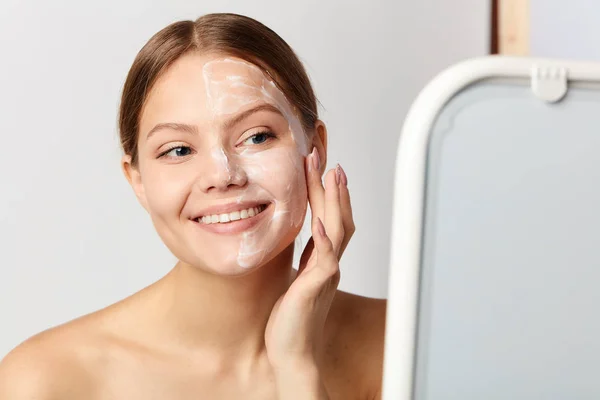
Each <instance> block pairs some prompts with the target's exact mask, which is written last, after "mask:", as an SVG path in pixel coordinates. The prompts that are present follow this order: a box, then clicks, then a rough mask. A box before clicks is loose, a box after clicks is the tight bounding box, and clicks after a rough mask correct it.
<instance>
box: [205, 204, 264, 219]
mask: <svg viewBox="0 0 600 400" xmlns="http://www.w3.org/2000/svg"><path fill="white" fill-rule="evenodd" d="M266 208H267V206H266V205H262V206H258V207H250V208H247V209H245V210H240V211H233V212H230V213H227V214H213V215H205V216H204V217H202V218H198V222H201V223H203V224H216V223H227V222H229V221H238V220H240V219H246V218H250V217H254V216H255V215H257V214H259V213H260V212H262V211H264V210H265V209H266Z"/></svg>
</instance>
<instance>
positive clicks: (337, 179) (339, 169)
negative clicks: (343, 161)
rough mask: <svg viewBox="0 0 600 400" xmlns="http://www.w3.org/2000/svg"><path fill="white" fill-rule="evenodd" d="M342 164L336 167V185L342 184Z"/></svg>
mask: <svg viewBox="0 0 600 400" xmlns="http://www.w3.org/2000/svg"><path fill="white" fill-rule="evenodd" d="M341 169H342V168H341V167H340V164H338V165H336V166H335V183H336V185H339V184H340V176H341V175H342V171H341Z"/></svg>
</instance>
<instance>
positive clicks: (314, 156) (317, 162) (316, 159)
mask: <svg viewBox="0 0 600 400" xmlns="http://www.w3.org/2000/svg"><path fill="white" fill-rule="evenodd" d="M311 157H312V162H313V167H315V170H317V171H318V170H319V167H320V166H321V160H319V152H318V151H317V148H316V147H313V151H312V153H311Z"/></svg>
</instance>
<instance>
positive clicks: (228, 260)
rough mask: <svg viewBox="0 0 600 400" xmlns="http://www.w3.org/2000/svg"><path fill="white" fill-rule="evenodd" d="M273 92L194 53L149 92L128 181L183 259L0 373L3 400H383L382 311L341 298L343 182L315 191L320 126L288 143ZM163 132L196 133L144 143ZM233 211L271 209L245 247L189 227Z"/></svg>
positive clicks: (376, 304)
mask: <svg viewBox="0 0 600 400" xmlns="http://www.w3.org/2000/svg"><path fill="white" fill-rule="evenodd" d="M213 67H214V68H213ZM207 69H209V70H210V72H211V73H210V75H209V78H210V79H207V77H206V75H205V76H203V75H202V71H206V70H207ZM220 74H221V75H222V76H224V77H226V78H230V77H233V78H235V79H220ZM211 79H213V80H211ZM219 79H220V80H219ZM267 79H268V78H267V77H266V76H263V74H262V72H260V70H258V69H257V68H255V67H253V66H252V65H247V64H246V63H243V62H238V61H236V60H234V61H232V60H231V59H226V60H224V59H223V58H222V56H221V55H203V56H199V55H190V56H184V57H182V58H181V59H180V60H178V61H177V62H176V63H175V64H174V65H173V66H172V67H171V68H170V70H169V71H167V73H166V74H164V76H163V77H161V78H160V79H159V80H158V82H157V83H156V84H155V87H154V89H152V91H151V93H150V94H149V99H148V100H147V102H146V104H145V106H144V111H143V113H142V117H141V121H140V138H139V145H138V147H139V150H140V151H139V164H138V165H134V164H133V163H132V161H131V157H130V156H129V155H125V156H124V157H123V161H122V167H123V171H124V173H125V176H126V178H127V180H128V181H129V183H130V184H131V186H132V188H133V190H134V192H135V194H136V196H137V198H138V200H139V202H140V204H141V205H142V206H143V207H144V208H145V209H146V211H147V212H148V213H149V215H150V217H151V218H152V221H153V223H154V226H155V228H156V229H157V231H158V233H159V235H160V236H161V238H162V239H163V241H164V242H165V244H166V245H167V247H169V249H170V250H171V252H172V253H173V254H174V255H175V256H176V257H177V258H178V259H179V260H180V261H179V262H178V263H177V265H176V266H175V267H174V268H173V269H172V270H171V271H170V272H169V273H168V274H167V275H166V276H165V277H164V278H162V279H161V280H159V281H158V282H156V283H154V284H153V285H151V286H149V287H147V288H145V289H143V290H141V291H139V292H138V293H136V294H134V295H132V296H130V297H128V298H126V299H124V300H122V301H120V302H119V303H117V304H114V305H111V306H109V307H107V308H105V309H102V310H100V311H97V312H95V313H92V314H89V315H86V316H84V317H81V318H78V319H76V320H74V321H71V322H68V323H66V324H63V325H61V326H58V327H55V328H52V329H49V330H47V331H45V332H42V333H40V334H38V335H36V336H34V337H32V338H30V339H29V340H27V341H26V342H24V343H23V344H21V345H20V346H18V347H17V348H16V349H15V350H13V351H12V352H11V353H10V354H9V355H8V356H7V357H5V359H4V360H3V361H2V362H1V363H0V398H1V399H4V398H8V399H11V400H33V399H36V400H53V399H57V400H70V399H86V400H87V399H90V400H95V399H99V400H105V399H128V400H130V399H131V400H136V399H145V400H147V399H168V398H173V399H183V400H185V399H203V398H205V399H240V398H243V399H280V400H288V399H289V400H292V399H302V400H308V399H315V400H317V399H319V400H326V399H344V400H346V399H361V400H363V399H365V400H366V399H377V398H380V387H381V379H382V378H381V373H382V365H383V337H384V322H385V301H384V300H377V299H368V298H364V297H360V296H355V295H352V294H348V293H344V292H340V291H338V290H337V285H338V283H339V279H340V267H339V260H340V259H341V257H342V254H343V252H344V250H345V248H346V246H347V245H348V243H349V241H350V238H351V237H352V235H353V233H354V223H353V218H352V210H351V206H350V195H349V191H348V187H347V177H346V175H345V173H344V172H343V169H341V167H338V168H335V169H332V170H330V171H328V172H327V174H325V177H324V179H323V180H322V179H321V178H322V176H323V174H324V172H325V171H324V169H325V167H324V165H325V161H326V156H327V151H326V150H327V147H326V143H327V140H326V138H327V131H326V129H325V125H324V124H323V123H322V122H321V121H318V122H317V123H316V126H315V127H314V132H310V133H306V132H303V131H302V132H298V130H299V129H301V128H298V127H299V126H300V125H299V124H298V121H297V116H295V115H293V114H292V113H290V112H287V111H286V110H290V109H291V108H289V104H288V103H286V99H285V97H283V96H282V94H280V93H278V92H277V90H278V89H277V88H276V87H275V86H274V85H270V83H269V82H268V81H267ZM231 82H233V83H232V84H231V85H230V86H229V84H230V83H231ZM215 88H217V89H218V90H215ZM265 88H266V89H265ZM265 90H266V92H265ZM239 99H242V100H243V102H239ZM248 99H251V101H248ZM232 101H233V103H232ZM236 102H238V103H236ZM269 102H270V104H271V105H272V106H274V107H271V108H270V109H265V108H264V107H263V108H262V109H261V110H258V109H257V111H254V109H253V108H251V107H254V106H256V105H261V104H262V105H264V104H265V103H269ZM215 104H219V105H223V104H226V105H227V108H226V111H227V112H222V113H220V111H219V109H218V108H215V107H214V105H215ZM232 110H233V111H232ZM221 111H222V110H221ZM242 115H243V116H244V117H243V118H241V117H240V116H242ZM238 117H239V118H238ZM236 118H237V119H236ZM171 121H175V122H178V123H181V122H183V123H187V124H188V125H193V126H194V127H195V129H196V130H197V132H198V133H194V134H190V133H189V132H186V133H182V132H179V131H176V130H173V129H167V130H163V131H161V132H158V131H157V132H156V133H155V134H154V135H153V136H152V137H150V136H151V135H150V134H149V132H150V131H151V129H150V128H152V127H153V126H156V124H157V123H164V122H171ZM232 121H237V122H235V123H233V122H232ZM265 129H268V130H269V131H270V132H271V133H273V137H271V138H270V140H267V139H269V137H266V136H265V135H264V134H263V133H261V132H263V131H264V130H265ZM300 134H301V135H302V136H300ZM304 135H305V136H304ZM255 139H257V140H258V139H265V140H258V141H257V142H256V141H255ZM300 139H302V140H300ZM304 140H308V141H309V142H308V143H306V142H303V141H304ZM303 143H304V145H305V146H303V145H302V144H303ZM175 146H176V147H175ZM307 147H309V148H312V152H310V154H307V153H308V152H309V151H307V149H306V148H307ZM165 149H166V150H165ZM181 149H186V150H188V151H186V152H185V153H186V154H184V155H180V154H177V153H174V151H175V150H181ZM163 154H167V155H168V157H165V156H164V155H163ZM169 154H172V155H169ZM321 160H323V161H321ZM302 164H304V165H303V167H304V168H302ZM273 171H277V174H273V173H272V172H273ZM239 198H244V200H245V201H254V202H255V203H257V202H259V201H260V202H265V201H269V204H270V205H269V206H268V207H267V208H266V209H265V210H264V211H262V212H263V213H265V214H264V215H266V216H267V217H264V218H265V220H266V218H271V216H273V215H275V211H277V217H273V219H272V220H267V221H271V222H272V223H271V222H269V223H268V224H265V223H262V224H261V223H260V222H259V223H257V224H256V227H257V230H256V231H255V233H254V237H253V241H252V242H251V243H250V242H247V237H246V236H245V235H244V234H245V233H246V232H238V233H233V234H231V233H230V234H224V233H223V232H220V233H219V232H212V231H211V230H210V229H208V228H205V227H202V226H201V225H198V221H194V220H195V216H197V215H198V214H199V213H200V215H204V212H202V210H209V209H210V207H213V206H222V205H224V204H238V203H236V202H235V199H239ZM304 199H306V200H307V201H304ZM308 205H309V206H310V210H311V214H312V238H311V240H309V242H308V244H307V246H306V248H305V249H304V251H303V253H302V257H301V260H300V265H299V269H298V273H297V274H296V271H295V270H294V269H293V268H292V261H293V252H294V243H293V241H294V238H295V237H296V235H297V234H298V232H299V230H300V225H298V224H297V223H295V222H294V221H296V219H299V220H303V217H304V215H305V212H306V209H307V206H308ZM274 210H275V211H274ZM269 213H270V214H269ZM291 216H295V217H294V218H292V219H286V218H290V217H291ZM234 224H235V223H234ZM234 224H232V225H230V226H240V225H239V224H238V225H234ZM223 226H224V225H222V226H221V227H223ZM240 241H243V242H242V244H243V246H242V247H240V246H239V243H240ZM249 245H252V246H250V247H249ZM238 249H251V250H252V249H255V250H258V251H260V252H256V251H248V252H246V253H244V252H241V250H240V252H241V253H240V254H242V255H243V257H242V258H240V255H239V254H238V253H237V251H238ZM236 257H237V258H236ZM242 264H243V265H242Z"/></svg>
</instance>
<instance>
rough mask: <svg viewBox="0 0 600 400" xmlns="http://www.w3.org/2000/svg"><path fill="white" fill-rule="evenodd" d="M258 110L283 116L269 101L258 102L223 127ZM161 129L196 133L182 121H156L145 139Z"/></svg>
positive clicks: (235, 123) (226, 127) (239, 120)
mask: <svg viewBox="0 0 600 400" xmlns="http://www.w3.org/2000/svg"><path fill="white" fill-rule="evenodd" d="M259 111H269V112H274V113H277V114H279V115H281V116H282V117H283V114H282V113H281V111H280V110H279V109H278V108H277V107H275V106H273V105H272V104H269V103H263V104H260V105H258V106H256V107H254V108H251V109H249V110H246V111H244V112H242V113H240V114H238V115H236V116H235V117H233V118H231V119H229V120H227V121H225V122H224V123H223V129H225V130H227V129H230V128H231V127H233V126H235V125H237V124H239V123H240V122H242V121H243V120H244V119H246V118H248V117H249V116H250V115H252V114H254V113H256V112H259ZM163 129H172V130H176V131H180V132H184V133H187V134H190V135H197V134H198V128H196V126H195V125H189V124H183V123H178V122H161V123H158V124H156V125H154V128H152V129H150V131H149V132H148V134H147V135H146V140H148V139H150V137H151V136H152V135H153V134H154V133H156V132H158V131H160V130H163Z"/></svg>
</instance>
